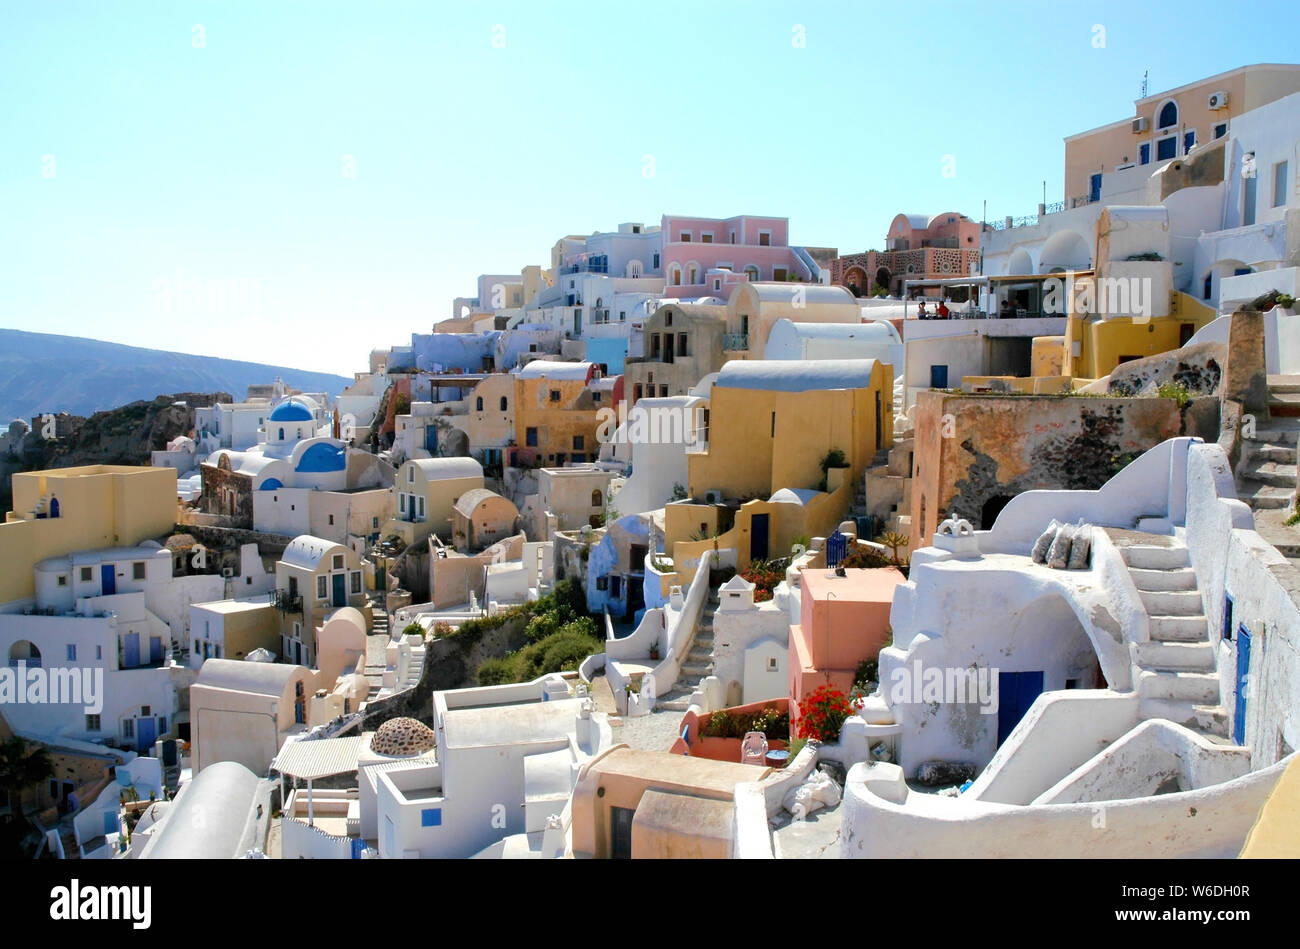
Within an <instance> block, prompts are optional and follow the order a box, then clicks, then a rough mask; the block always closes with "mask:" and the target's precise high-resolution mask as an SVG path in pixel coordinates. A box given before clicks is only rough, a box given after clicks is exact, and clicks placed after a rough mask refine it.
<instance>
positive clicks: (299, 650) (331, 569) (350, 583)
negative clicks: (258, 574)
mask: <svg viewBox="0 0 1300 949" xmlns="http://www.w3.org/2000/svg"><path fill="white" fill-rule="evenodd" d="M275 604H276V607H277V608H278V609H279V610H280V613H281V616H282V619H281V623H280V646H281V648H280V655H281V656H282V657H283V658H284V659H286V660H287V661H289V662H293V663H300V664H302V665H306V666H309V665H311V664H312V660H313V658H314V657H315V656H316V652H317V648H316V647H317V641H316V630H317V628H318V627H319V626H321V625H322V624H323V623H324V622H325V619H326V617H328V616H329V615H330V614H331V613H333V612H334V611H335V610H337V609H340V608H342V607H345V606H352V607H356V608H357V609H358V610H359V611H361V613H362V615H363V616H364V617H365V623H366V627H367V628H369V626H370V606H369V604H368V603H367V601H366V583H365V578H364V574H363V571H362V567H361V558H360V557H358V556H357V553H356V551H354V550H352V549H351V548H349V547H344V546H343V545H342V544H335V543H332V542H331V541H328V540H324V539H322V538H320V537H313V536H312V535H310V534H303V535H302V536H301V537H296V538H294V540H293V542H292V543H291V544H289V546H288V547H286V548H285V550H284V553H283V554H282V555H281V557H280V560H279V561H277V562H276V565H275Z"/></svg>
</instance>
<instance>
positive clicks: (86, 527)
mask: <svg viewBox="0 0 1300 949" xmlns="http://www.w3.org/2000/svg"><path fill="white" fill-rule="evenodd" d="M50 494H53V495H54V496H55V497H56V498H58V501H59V508H60V511H59V517H57V518H54V519H48V518H46V519H41V520H28V519H25V518H28V517H29V515H30V512H33V511H35V510H36V509H37V507H38V506H39V505H41V503H42V502H41V499H42V498H44V497H46V496H47V495H50ZM13 496H14V510H13V511H12V512H11V513H10V514H9V519H8V520H7V521H6V522H5V523H4V524H0V603H5V602H9V601H10V600H17V599H22V598H25V597H29V596H32V595H34V593H35V590H34V587H33V578H32V570H33V568H34V567H35V566H36V564H37V562H38V561H41V560H44V559H45V558H46V557H58V556H62V555H65V554H70V553H74V552H75V551H79V550H95V549H97V548H101V547H129V546H133V545H135V544H138V543H140V542H141V541H144V540H149V539H151V538H152V539H158V540H161V539H162V538H165V537H166V536H167V535H168V534H170V533H171V531H172V528H173V526H175V524H176V469H174V468H146V467H140V468H135V467H129V466H125V465H87V466H85V467H81V468H58V469H50V470H47V471H33V472H28V473H26V474H15V475H14V476H13Z"/></svg>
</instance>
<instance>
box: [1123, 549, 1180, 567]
mask: <svg viewBox="0 0 1300 949" xmlns="http://www.w3.org/2000/svg"><path fill="white" fill-rule="evenodd" d="M1119 552H1120V556H1121V557H1123V558H1124V562H1125V563H1126V564H1128V565H1129V566H1130V567H1137V568H1138V569H1139V570H1176V569H1178V568H1179V567H1186V566H1188V565H1189V564H1190V563H1191V560H1190V559H1189V558H1188V556H1187V548H1186V547H1172V546H1171V547H1161V546H1157V545H1155V544H1128V545H1126V546H1123V547H1120V548H1119Z"/></svg>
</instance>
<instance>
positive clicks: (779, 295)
mask: <svg viewBox="0 0 1300 949" xmlns="http://www.w3.org/2000/svg"><path fill="white" fill-rule="evenodd" d="M740 290H741V291H742V292H743V291H749V292H752V293H753V294H754V295H756V296H757V297H758V300H759V302H760V303H768V302H772V303H789V302H790V300H791V299H792V297H793V295H794V292H795V291H796V290H802V291H803V300H804V304H805V305H817V304H820V305H825V304H831V303H846V304H849V305H850V306H856V305H857V301H856V300H855V299H854V297H853V294H851V293H849V291H848V289H847V288H845V287H841V286H838V285H834V284H832V285H826V284H820V283H742V284H741V285H740ZM697 302H698V301H697Z"/></svg>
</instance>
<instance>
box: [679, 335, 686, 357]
mask: <svg viewBox="0 0 1300 949" xmlns="http://www.w3.org/2000/svg"><path fill="white" fill-rule="evenodd" d="M677 355H679V356H685V355H686V334H685V333H678V334H677Z"/></svg>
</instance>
